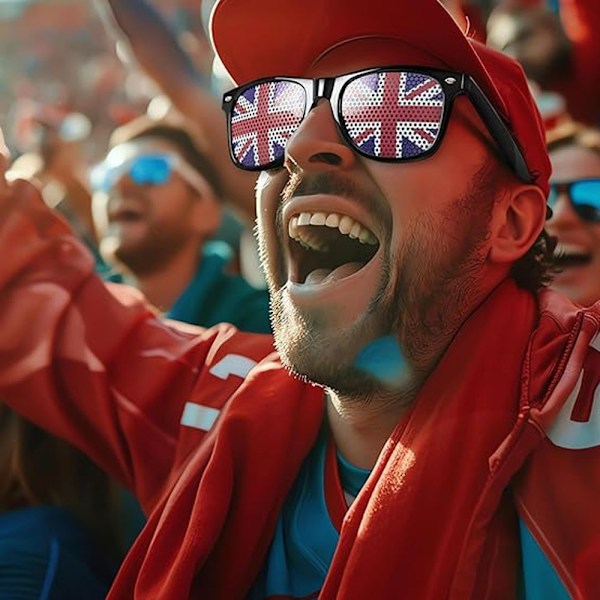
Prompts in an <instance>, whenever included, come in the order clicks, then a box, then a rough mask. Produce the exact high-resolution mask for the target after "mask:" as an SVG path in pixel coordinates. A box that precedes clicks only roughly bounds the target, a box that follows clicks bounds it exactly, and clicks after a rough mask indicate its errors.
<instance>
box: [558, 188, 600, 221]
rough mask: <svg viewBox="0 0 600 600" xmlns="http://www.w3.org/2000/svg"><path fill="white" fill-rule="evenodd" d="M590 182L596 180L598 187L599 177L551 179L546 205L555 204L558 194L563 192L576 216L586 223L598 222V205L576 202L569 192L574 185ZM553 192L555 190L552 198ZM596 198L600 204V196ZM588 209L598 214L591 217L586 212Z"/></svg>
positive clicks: (599, 210)
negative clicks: (596, 206)
mask: <svg viewBox="0 0 600 600" xmlns="http://www.w3.org/2000/svg"><path fill="white" fill-rule="evenodd" d="M590 182H596V183H598V186H599V187H600V177H585V178H582V179H572V180H569V181H551V182H550V190H549V192H548V206H549V207H551V208H552V207H553V206H555V205H556V203H557V202H558V199H559V198H560V196H561V195H563V194H564V195H565V196H566V197H567V200H568V201H569V204H570V206H571V208H572V209H573V210H574V211H575V213H576V214H577V216H578V217H579V218H580V219H581V220H582V221H586V222H588V223H600V206H599V207H598V208H595V207H594V205H592V204H587V203H577V202H575V201H574V200H573V195H572V193H571V188H572V187H573V186H574V185H577V184H580V183H590ZM554 192H556V195H555V197H554V198H553V193H554ZM598 200H599V204H600V197H599V199H598ZM588 210H593V211H594V212H596V213H597V214H598V217H597V218H591V217H590V216H589V214H588V212H587V211H588Z"/></svg>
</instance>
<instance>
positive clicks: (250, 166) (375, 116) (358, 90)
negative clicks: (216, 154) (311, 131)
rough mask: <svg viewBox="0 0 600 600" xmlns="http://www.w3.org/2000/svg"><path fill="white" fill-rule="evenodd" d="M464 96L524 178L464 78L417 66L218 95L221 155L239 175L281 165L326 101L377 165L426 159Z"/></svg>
mask: <svg viewBox="0 0 600 600" xmlns="http://www.w3.org/2000/svg"><path fill="white" fill-rule="evenodd" d="M460 94H466V95H467V96H468V97H469V99H470V101H471V103H472V104H473V106H474V107H475V109H476V110H477V112H478V113H479V116H480V117H481V119H482V120H483V122H484V123H485V125H486V127H487V128H488V130H489V132H490V134H491V135H492V136H493V138H494V140H495V141H496V143H497V144H498V146H499V148H500V150H501V151H502V154H503V156H504V158H505V160H506V162H507V163H508V165H509V166H510V167H511V168H512V170H513V171H514V173H515V174H516V175H517V177H519V179H521V180H522V181H525V182H528V183H529V182H531V181H532V177H531V176H530V174H529V171H528V169H527V164H526V163H525V159H524V157H523V154H522V153H521V150H520V149H519V147H518V145H517V143H516V142H515V140H514V138H513V137H512V135H511V133H510V131H509V130H508V128H507V126H506V124H505V123H504V121H503V119H502V117H501V116H500V115H499V114H498V112H497V111H496V109H495V108H494V107H493V105H492V103H491V102H490V101H489V100H488V99H487V97H486V96H485V94H484V93H483V91H482V90H481V88H480V87H479V86H478V85H477V83H476V82H475V81H474V80H473V79H472V78H471V77H470V76H468V75H464V74H462V73H454V72H451V71H440V70H435V69H426V68H422V67H386V68H376V69H367V70H364V71H358V72H355V73H348V74H346V75H341V76H339V77H327V78H319V79H306V78H298V77H270V78H266V79H259V80H257V81H253V82H251V83H247V84H246V85H243V86H241V87H238V88H235V89H233V90H231V91H229V92H226V93H225V94H224V96H223V110H224V111H225V113H226V115H227V130H228V139H229V152H230V154H231V158H232V160H233V162H234V164H235V165H236V166H238V167H240V168H241V169H245V170H247V171H261V170H265V169H272V168H275V167H278V166H281V165H282V164H283V160H284V153H285V145H286V142H287V141H288V139H289V138H290V137H291V136H292V134H293V133H294V132H295V131H296V129H297V128H298V127H299V125H300V124H301V123H302V121H303V120H304V118H305V117H306V115H307V114H308V112H309V111H310V110H311V109H312V108H313V107H314V106H315V105H316V103H317V102H318V101H319V100H320V99H321V98H325V99H327V100H329V101H330V103H331V107H332V111H333V116H334V118H335V120H336V122H337V124H338V127H339V129H340V131H341V133H342V136H343V137H344V139H345V140H346V142H347V143H348V144H349V145H350V147H352V148H353V149H354V150H355V151H356V152H358V153H359V154H361V155H363V156H366V157H367V158H371V159H374V160H379V161H388V162H405V161H409V160H416V159H421V158H426V157H427V156H431V155H432V154H433V153H434V152H435V151H436V150H437V149H438V147H439V145H440V142H441V140H442V139H443V136H444V131H445V129H446V127H447V125H448V120H449V118H450V113H451V109H452V104H453V102H454V99H455V98H456V97H457V96H458V95H460Z"/></svg>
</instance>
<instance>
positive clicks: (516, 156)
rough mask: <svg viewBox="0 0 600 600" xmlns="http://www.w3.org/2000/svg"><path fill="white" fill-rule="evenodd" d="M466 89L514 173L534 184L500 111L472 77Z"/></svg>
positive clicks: (467, 79)
mask: <svg viewBox="0 0 600 600" xmlns="http://www.w3.org/2000/svg"><path fill="white" fill-rule="evenodd" d="M464 89H465V90H466V92H467V94H468V96H469V98H471V102H472V103H473V106H474V107H475V109H476V110H477V113H478V114H479V116H480V117H481V119H482V120H483V122H484V123H485V125H486V127H487V128H488V130H489V132H490V133H491V134H492V136H493V138H494V140H495V141H496V143H497V144H498V146H499V147H500V149H501V150H502V153H503V154H504V156H505V158H506V160H507V161H508V164H509V165H510V167H511V168H512V170H513V171H514V173H515V174H516V175H517V177H518V178H519V179H520V180H521V181H523V182H525V183H532V182H533V178H532V177H531V174H530V173H529V169H528V168H527V163H526V162H525V158H524V157H523V153H522V152H521V149H520V148H519V146H518V145H517V143H516V142H515V140H514V138H513V136H512V135H511V133H510V131H509V130H508V128H507V127H506V125H505V123H504V121H503V120H502V117H501V116H500V115H499V114H498V111H497V110H496V109H495V108H494V107H493V105H492V104H491V102H490V101H489V100H488V99H487V97H486V95H485V94H484V93H483V91H482V90H481V88H480V87H479V86H478V85H477V83H476V82H475V81H474V80H473V79H471V78H470V77H466V78H465V85H464Z"/></svg>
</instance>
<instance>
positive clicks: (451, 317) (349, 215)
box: [257, 48, 494, 395]
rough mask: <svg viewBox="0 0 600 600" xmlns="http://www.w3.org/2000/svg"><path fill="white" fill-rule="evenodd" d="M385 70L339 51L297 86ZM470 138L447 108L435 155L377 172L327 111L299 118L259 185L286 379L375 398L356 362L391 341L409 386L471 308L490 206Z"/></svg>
mask: <svg viewBox="0 0 600 600" xmlns="http://www.w3.org/2000/svg"><path fill="white" fill-rule="evenodd" d="M367 50H369V49H367ZM380 50H382V52H379V51H380ZM357 54H359V55H361V56H368V57H369V58H368V59H359V60H356V59H355V58H354V57H355V56H356V55H357ZM396 62H397V61H396ZM386 64H387V65H391V64H393V62H392V61H391V60H390V58H389V51H388V50H386V49H382V48H378V52H377V53H374V52H368V51H367V52H364V53H357V52H352V59H349V57H348V56H347V55H346V53H345V52H339V53H337V54H333V55H329V56H328V57H327V60H324V61H322V62H320V63H319V65H318V68H315V69H314V70H313V71H312V72H311V73H309V76H312V77H322V76H333V75H339V74H342V73H347V72H350V71H355V70H359V69H362V68H368V67H373V66H378V65H386ZM409 64H410V63H409ZM412 64H415V63H414V62H413V63H412ZM416 64H418V63H416ZM482 131H484V126H483V125H482V124H481V123H480V122H479V119H478V118H477V116H476V115H475V112H474V110H473V108H472V107H471V105H470V103H469V102H468V101H466V100H465V99H464V98H463V99H458V100H457V101H456V104H455V106H454V110H453V116H452V118H451V119H450V123H449V126H448V129H447V131H446V134H445V137H444V140H443V142H442V144H441V147H440V148H439V150H438V151H437V152H436V153H435V155H433V156H432V157H429V158H427V159H424V160H421V161H415V162H411V163H404V164H398V163H384V162H376V161H374V160H370V159H367V158H363V157H360V156H359V155H357V154H356V153H354V152H353V151H352V150H351V149H350V147H349V146H347V145H346V143H345V142H344V141H343V139H342V138H341V136H340V133H339V132H338V129H337V127H336V124H335V122H334V120H333V116H332V113H331V108H330V105H329V103H328V102H327V101H321V102H320V103H319V104H318V106H317V107H315V108H314V109H313V110H312V111H311V112H310V114H309V115H308V116H307V117H306V119H305V120H304V122H303V123H302V124H301V126H300V127H299V129H298V130H297V131H296V132H295V134H294V135H293V136H292V138H291V139H290V140H289V142H288V144H287V147H286V156H287V161H286V168H285V169H280V170H275V171H272V172H268V173H264V174H263V175H261V178H260V179H259V182H258V185H257V202H258V205H257V208H258V235H259V242H260V246H261V252H262V256H263V259H264V267H265V271H266V276H267V281H268V284H269V288H270V291H271V294H272V301H273V315H274V326H275V339H276V344H277V347H278V349H279V351H280V353H281V355H282V357H283V360H284V361H285V362H286V363H287V364H288V366H290V367H292V368H293V369H294V370H295V371H296V372H298V373H300V374H302V375H305V376H307V377H308V378H309V379H311V380H313V381H316V382H318V383H322V384H325V385H328V386H330V387H332V388H334V389H336V390H338V391H340V392H342V393H345V394H348V395H364V394H371V393H381V392H382V389H381V385H380V382H378V381H377V380H376V378H373V377H372V376H371V375H368V374H365V372H363V370H362V369H361V368H358V367H357V366H356V365H355V361H356V359H357V356H358V355H359V354H360V353H361V352H364V351H365V349H366V348H367V347H369V346H370V345H372V344H373V342H375V341H376V340H378V339H382V338H384V337H386V336H390V335H391V336H393V337H394V338H395V339H396V340H397V341H398V343H399V345H400V348H401V350H402V352H403V354H404V356H405V357H406V358H407V359H408V362H409V364H410V366H411V367H412V368H413V369H414V370H415V371H416V372H417V373H418V372H419V371H425V370H427V369H428V368H430V366H431V364H430V363H431V360H432V355H435V351H436V350H437V349H439V346H440V343H441V344H442V345H443V344H444V340H446V341H448V340H449V338H450V337H451V336H452V335H453V333H454V332H455V331H456V328H457V327H458V325H459V324H460V323H461V322H462V320H464V318H465V317H466V315H467V314H468V313H469V312H470V311H471V310H472V309H473V306H474V303H475V301H476V300H475V299H476V298H480V297H481V295H482V290H481V286H480V279H481V273H482V270H483V268H484V263H485V260H486V255H487V247H486V242H487V231H488V224H489V219H490V216H491V207H492V204H493V194H494V190H493V189H490V188H489V187H487V183H488V179H489V177H488V171H489V170H490V168H491V167H490V152H489V149H488V147H487V143H488V142H487V140H486V141H484V140H483V138H484V136H485V135H486V134H484V133H482ZM282 193H283V194H282ZM323 221H325V224H322V223H323ZM349 232H350V234H349V235H348V233H349ZM353 235H354V236H356V235H358V237H359V239H358V240H356V239H351V238H352V237H353ZM361 238H362V241H363V242H364V243H360V239H361Z"/></svg>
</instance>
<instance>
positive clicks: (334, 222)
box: [325, 213, 350, 229]
mask: <svg viewBox="0 0 600 600" xmlns="http://www.w3.org/2000/svg"><path fill="white" fill-rule="evenodd" d="M346 218H348V219H349V218H350V217H346ZM325 225H327V227H331V228H332V229H336V228H339V226H340V215H336V214H335V213H331V214H330V215H327V219H325Z"/></svg>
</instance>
